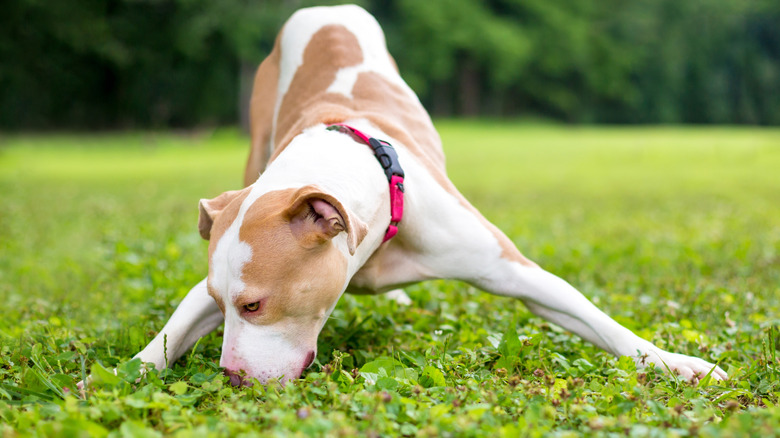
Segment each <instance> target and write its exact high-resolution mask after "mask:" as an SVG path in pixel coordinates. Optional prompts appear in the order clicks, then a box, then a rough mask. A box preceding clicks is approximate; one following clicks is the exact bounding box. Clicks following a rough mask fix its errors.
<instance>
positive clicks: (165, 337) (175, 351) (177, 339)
mask: <svg viewBox="0 0 780 438" xmlns="http://www.w3.org/2000/svg"><path fill="white" fill-rule="evenodd" d="M223 320H224V317H223V316H222V312H221V311H220V310H219V307H218V306H217V303H216V302H215V301H214V299H213V298H212V297H211V296H210V295H209V293H208V289H207V288H206V279H203V280H202V281H201V282H200V283H198V284H196V285H195V287H193V288H192V289H191V290H190V291H189V292H188V293H187V296H185V297H184V299H183V300H182V302H181V304H179V307H177V308H176V311H174V312H173V315H171V318H170V319H169V320H168V322H167V323H166V324H165V326H164V327H163V328H162V330H160V332H159V333H158V334H157V336H155V337H154V339H152V341H151V342H150V343H149V345H147V346H146V348H144V349H143V350H141V352H140V353H138V354H136V355H135V357H134V358H140V359H141V361H143V362H144V363H147V362H151V363H153V364H154V365H155V368H156V369H158V370H160V369H163V368H164V367H165V366H166V365H170V364H172V363H173V362H174V361H175V360H176V359H178V358H179V357H180V356H181V355H182V354H184V352H185V351H187V350H188V349H189V348H190V347H192V346H193V345H194V344H195V342H197V340H198V339H200V338H201V337H202V336H205V335H207V334H208V333H210V332H211V331H212V330H214V329H215V328H217V327H218V326H219V325H220V324H221V323H222V321H223ZM166 351H167V353H168V355H167V356H168V357H167V358H166V355H165V353H166Z"/></svg>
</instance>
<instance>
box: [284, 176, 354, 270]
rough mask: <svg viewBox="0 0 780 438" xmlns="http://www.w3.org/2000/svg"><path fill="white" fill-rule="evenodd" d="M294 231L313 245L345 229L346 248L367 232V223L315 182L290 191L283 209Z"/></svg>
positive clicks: (299, 237) (351, 251)
mask: <svg viewBox="0 0 780 438" xmlns="http://www.w3.org/2000/svg"><path fill="white" fill-rule="evenodd" d="M285 214H286V219H287V220H288V221H289V222H290V228H291V230H292V233H293V235H294V236H295V237H296V238H297V239H298V240H299V241H300V242H301V243H302V244H303V245H304V246H306V247H315V246H317V245H320V244H322V243H325V242H326V241H328V240H331V239H333V238H334V237H336V235H338V234H339V233H340V232H342V231H344V232H346V233H347V249H348V250H349V254H350V255H355V249H356V248H357V247H358V245H360V242H362V241H363V238H364V237H366V234H367V233H368V227H367V226H366V224H364V223H363V221H361V220H360V219H359V218H358V217H357V216H355V215H354V214H352V212H351V211H349V210H348V209H347V208H345V207H344V205H342V204H341V202H339V201H338V199H336V198H335V197H333V196H332V195H330V194H327V193H325V192H323V191H322V190H321V189H320V188H318V187H317V186H305V187H303V188H301V189H299V190H298V191H297V192H296V193H295V195H293V201H292V204H291V205H290V207H289V208H288V209H287V211H286V213H285Z"/></svg>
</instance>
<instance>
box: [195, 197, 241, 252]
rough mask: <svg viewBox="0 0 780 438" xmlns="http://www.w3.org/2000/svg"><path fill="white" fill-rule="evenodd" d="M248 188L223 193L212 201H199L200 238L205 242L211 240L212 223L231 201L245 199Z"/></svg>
mask: <svg viewBox="0 0 780 438" xmlns="http://www.w3.org/2000/svg"><path fill="white" fill-rule="evenodd" d="M249 189H250V188H249V187H247V188H245V189H242V190H231V191H228V192H225V193H223V194H221V195H219V196H217V197H216V198H214V199H201V200H200V202H199V203H198V210H199V213H200V214H199V215H198V231H200V236H201V237H203V238H204V239H206V240H209V238H211V226H212V225H214V221H215V220H216V219H217V216H219V214H220V213H221V212H222V210H224V209H225V207H227V206H228V204H230V203H231V202H233V200H235V199H236V198H239V197H242V198H243V197H245V196H246V194H247V193H249ZM242 195H243V196H242Z"/></svg>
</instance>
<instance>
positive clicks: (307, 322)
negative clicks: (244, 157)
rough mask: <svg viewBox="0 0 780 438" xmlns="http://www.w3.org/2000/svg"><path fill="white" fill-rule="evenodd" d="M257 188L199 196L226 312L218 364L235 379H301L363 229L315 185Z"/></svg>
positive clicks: (211, 284)
mask: <svg viewBox="0 0 780 438" xmlns="http://www.w3.org/2000/svg"><path fill="white" fill-rule="evenodd" d="M251 190H252V186H250V187H247V188H245V189H243V190H238V191H232V192H226V193H223V194H222V195H220V196H218V197H216V198H214V199H210V200H206V199H204V200H201V202H200V217H199V220H198V228H199V230H200V233H201V236H203V238H204V239H207V240H210V243H209V276H208V290H209V294H210V295H211V296H212V297H214V299H215V300H216V302H217V304H218V305H219V307H220V309H221V310H222V313H223V314H224V315H225V333H224V340H223V344H222V358H221V360H220V365H221V366H223V367H225V368H226V371H227V373H228V374H229V375H230V376H231V383H233V384H239V383H244V382H245V380H244V378H243V377H242V376H246V377H247V378H250V377H255V378H257V379H258V380H259V381H260V382H263V383H265V382H266V381H268V380H269V379H272V378H277V379H280V380H282V381H285V380H288V379H295V378H298V377H299V376H300V375H301V373H302V372H303V370H304V369H305V368H306V367H308V366H309V365H310V364H311V363H312V361H313V360H314V357H315V356H316V351H317V336H318V335H319V333H320V330H321V329H322V326H323V325H324V324H325V320H326V319H327V317H328V315H330V312H331V311H332V310H333V307H334V306H335V305H336V302H337V301H338V299H339V297H340V295H341V293H342V292H343V291H344V289H345V288H346V284H347V280H348V278H347V257H348V255H352V254H354V252H355V248H356V247H357V245H359V244H360V242H361V241H362V240H363V238H364V237H365V235H366V232H367V227H366V225H365V224H363V223H362V222H361V221H360V220H359V219H358V218H357V217H355V216H354V215H353V214H352V213H351V212H350V211H348V210H347V209H346V208H345V207H344V206H343V205H342V204H341V203H340V202H339V201H338V200H337V199H336V198H334V197H333V196H331V195H329V194H327V193H325V192H323V191H322V190H320V189H319V188H317V187H316V186H305V187H302V188H299V189H286V190H277V191H272V192H268V193H265V194H263V195H261V196H259V197H257V196H253V193H252V192H251ZM254 198H256V199H254ZM341 236H343V237H341ZM344 238H345V239H344Z"/></svg>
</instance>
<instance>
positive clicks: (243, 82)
mask: <svg viewBox="0 0 780 438" xmlns="http://www.w3.org/2000/svg"><path fill="white" fill-rule="evenodd" d="M256 69H257V66H256V65H254V64H252V63H249V62H246V61H242V62H241V68H240V69H239V70H238V75H239V78H238V80H239V86H238V117H239V123H240V124H241V132H243V133H244V134H249V101H250V100H251V99H252V84H253V82H254V79H255V70H256Z"/></svg>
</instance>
